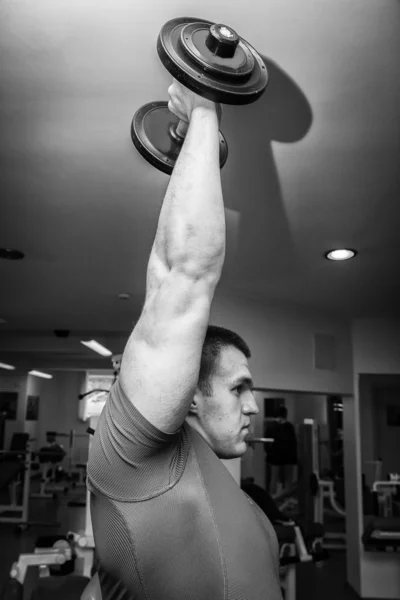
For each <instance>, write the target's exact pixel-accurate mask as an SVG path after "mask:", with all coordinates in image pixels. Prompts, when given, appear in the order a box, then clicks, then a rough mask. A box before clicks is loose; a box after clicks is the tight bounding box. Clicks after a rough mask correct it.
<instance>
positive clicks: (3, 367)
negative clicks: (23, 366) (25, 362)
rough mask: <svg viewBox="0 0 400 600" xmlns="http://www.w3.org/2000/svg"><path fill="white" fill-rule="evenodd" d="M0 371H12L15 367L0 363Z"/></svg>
mask: <svg viewBox="0 0 400 600" xmlns="http://www.w3.org/2000/svg"><path fill="white" fill-rule="evenodd" d="M0 369H7V371H14V370H15V367H13V366H12V365H8V364H7V363H0Z"/></svg>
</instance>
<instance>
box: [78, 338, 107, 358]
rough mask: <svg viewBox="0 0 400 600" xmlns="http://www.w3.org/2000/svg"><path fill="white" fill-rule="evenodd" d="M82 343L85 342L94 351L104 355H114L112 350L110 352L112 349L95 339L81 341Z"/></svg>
mask: <svg viewBox="0 0 400 600" xmlns="http://www.w3.org/2000/svg"><path fill="white" fill-rule="evenodd" d="M81 344H83V345H84V346H87V347H88V348H90V349H91V350H93V351H94V352H97V353H98V354H101V355H102V356H111V355H112V352H110V350H108V349H107V348H105V347H104V346H102V345H101V344H99V343H98V342H96V341H95V340H90V342H83V341H81Z"/></svg>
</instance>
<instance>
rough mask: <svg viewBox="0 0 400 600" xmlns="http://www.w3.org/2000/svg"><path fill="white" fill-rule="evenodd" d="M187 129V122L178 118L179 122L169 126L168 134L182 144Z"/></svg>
mask: <svg viewBox="0 0 400 600" xmlns="http://www.w3.org/2000/svg"><path fill="white" fill-rule="evenodd" d="M188 129H189V123H186V121H182V120H179V122H178V123H177V124H176V125H172V127H170V129H169V134H170V136H171V137H172V139H173V140H174V141H175V142H178V143H179V144H183V142H184V139H185V137H186V134H187V131H188Z"/></svg>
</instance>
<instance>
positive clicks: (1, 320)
mask: <svg viewBox="0 0 400 600" xmlns="http://www.w3.org/2000/svg"><path fill="white" fill-rule="evenodd" d="M4 323H7V321H6V320H5V319H2V318H1V317H0V325H4Z"/></svg>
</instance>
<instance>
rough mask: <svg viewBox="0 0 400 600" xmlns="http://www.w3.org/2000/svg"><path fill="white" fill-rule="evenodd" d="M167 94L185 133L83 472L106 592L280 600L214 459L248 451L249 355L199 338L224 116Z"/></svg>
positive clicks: (225, 334)
mask: <svg viewBox="0 0 400 600" xmlns="http://www.w3.org/2000/svg"><path fill="white" fill-rule="evenodd" d="M168 91H169V95H170V102H169V108H170V110H171V111H172V112H173V113H174V114H175V115H176V116H178V117H179V118H180V119H183V120H184V121H186V122H189V123H190V125H189V129H188V133H187V136H186V139H185V142H184V144H183V147H182V150H181V152H180V155H179V158H178V161H177V163H176V166H175V168H174V172H173V174H172V176H171V180H170V183H169V186H168V190H167V192H166V196H165V199H164V203H163V206H162V209H161V212H160V218H159V223H158V229H157V233H156V236H155V240H154V245H153V248H152V251H151V254H150V259H149V264H148V271H147V282H146V284H147V285H146V298H145V303H144V308H143V311H142V314H141V317H140V319H139V321H138V323H137V325H136V327H135V329H134V331H133V333H132V334H131V336H130V339H129V341H128V343H127V346H126V348H125V351H124V355H123V359H122V364H121V372H120V376H119V379H118V381H117V382H116V384H115V385H114V387H113V389H112V391H111V393H110V397H109V399H108V401H107V404H106V406H105V408H104V410H103V413H102V415H101V418H100V420H99V424H98V427H97V429H96V434H95V436H94V439H93V443H92V447H91V451H90V457H89V464H88V485H89V489H90V491H91V492H92V495H91V516H92V523H93V531H94V538H95V544H96V554H97V558H98V573H99V579H100V583H101V591H102V596H103V600H134V599H135V600H139V599H140V600H142V599H143V600H203V599H204V600H245V599H249V600H250V599H251V600H278V599H280V598H281V592H280V588H279V576H278V573H279V564H278V547H277V540H276V536H275V532H274V530H273V528H272V526H271V524H270V522H269V520H268V519H267V517H266V516H265V515H264V513H263V512H262V510H261V509H260V508H258V506H256V504H254V503H253V502H252V501H251V499H250V498H249V497H248V496H246V495H245V494H244V493H243V492H242V491H241V490H240V487H239V486H238V485H237V483H236V482H235V481H234V479H233V478H232V476H231V475H230V473H229V472H228V470H227V469H226V467H225V466H224V465H223V463H222V462H221V461H220V460H219V458H224V459H229V458H235V457H240V456H241V455H242V454H243V453H244V452H245V450H246V442H245V436H246V434H247V432H248V429H247V428H248V426H249V423H250V416H251V415H254V414H256V413H257V412H258V408H257V405H256V402H255V399H254V396H253V393H252V381H251V374H250V371H249V367H248V362H247V359H248V358H249V357H250V351H249V349H248V347H247V345H246V344H245V342H244V341H243V340H242V339H241V338H240V337H239V336H237V335H236V334H234V333H233V332H230V331H228V330H224V329H222V328H217V327H209V328H208V321H209V315H210V309H211V303H212V300H213V297H214V293H215V289H216V287H217V284H218V282H219V279H220V277H221V272H222V267H223V264H224V257H225V215H224V204H223V198H222V189H221V177H220V169H219V139H218V131H219V119H220V115H221V110H220V107H219V106H218V105H216V104H214V103H212V102H210V101H208V100H205V99H203V98H201V97H199V96H197V95H196V94H194V93H192V92H190V91H189V90H187V89H185V88H184V87H182V86H181V85H180V84H178V83H177V82H174V83H173V85H172V86H171V87H170V88H169V90H168Z"/></svg>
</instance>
